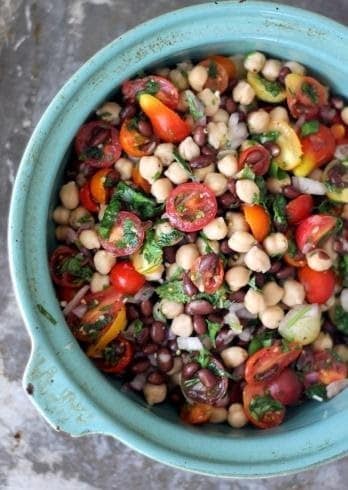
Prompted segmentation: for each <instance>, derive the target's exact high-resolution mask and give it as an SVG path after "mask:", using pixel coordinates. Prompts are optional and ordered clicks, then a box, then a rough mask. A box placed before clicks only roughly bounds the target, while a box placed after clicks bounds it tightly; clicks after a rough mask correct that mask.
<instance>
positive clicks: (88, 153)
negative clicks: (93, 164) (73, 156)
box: [79, 146, 104, 162]
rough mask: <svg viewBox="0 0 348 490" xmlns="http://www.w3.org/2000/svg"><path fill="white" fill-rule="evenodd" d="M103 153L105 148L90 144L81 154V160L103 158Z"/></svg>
mask: <svg viewBox="0 0 348 490" xmlns="http://www.w3.org/2000/svg"><path fill="white" fill-rule="evenodd" d="M103 154H104V152H103V150H102V149H101V148H99V147H98V146H90V147H89V148H87V150H85V151H84V152H83V153H81V154H80V155H79V160H80V161H82V162H85V161H86V160H101V158H102V156H103Z"/></svg>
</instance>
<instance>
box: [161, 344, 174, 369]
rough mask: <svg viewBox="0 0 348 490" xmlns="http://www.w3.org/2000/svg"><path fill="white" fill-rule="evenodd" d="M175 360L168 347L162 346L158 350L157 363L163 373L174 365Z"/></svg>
mask: <svg viewBox="0 0 348 490" xmlns="http://www.w3.org/2000/svg"><path fill="white" fill-rule="evenodd" d="M173 364H174V360H173V357H172V354H171V352H170V350H169V349H167V347H161V348H160V349H158V351H157V365H158V369H159V370H160V371H162V372H163V373H167V372H168V371H170V370H171V369H172V367H173Z"/></svg>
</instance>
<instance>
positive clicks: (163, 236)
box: [156, 228, 184, 247]
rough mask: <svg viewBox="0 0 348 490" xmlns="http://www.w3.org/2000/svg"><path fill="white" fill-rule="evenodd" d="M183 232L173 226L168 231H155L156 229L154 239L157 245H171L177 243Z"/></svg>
mask: <svg viewBox="0 0 348 490" xmlns="http://www.w3.org/2000/svg"><path fill="white" fill-rule="evenodd" d="M183 236H184V234H183V233H182V232H181V231H179V230H176V229H175V228H173V229H172V230H171V231H170V232H169V233H159V232H158V233H157V231H156V240H157V244H158V246H159V247H171V246H172V245H175V244H176V243H178V242H179V241H180V240H181V239H182V238H183Z"/></svg>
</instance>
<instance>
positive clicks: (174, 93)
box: [122, 75, 179, 109]
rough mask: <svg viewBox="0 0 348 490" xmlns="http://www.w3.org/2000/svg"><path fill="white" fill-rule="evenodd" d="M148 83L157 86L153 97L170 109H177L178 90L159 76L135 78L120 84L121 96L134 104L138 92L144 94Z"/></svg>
mask: <svg viewBox="0 0 348 490" xmlns="http://www.w3.org/2000/svg"><path fill="white" fill-rule="evenodd" d="M149 83H150V84H153V85H157V87H158V92H156V93H155V94H153V95H154V96H155V97H156V98H157V99H159V100H160V101H161V102H163V104H165V105H166V106H168V107H170V108H171V109H176V108H177V107H178V103H179V92H178V89H177V88H176V86H175V85H174V84H173V83H172V82H170V81H169V80H168V79H167V78H164V77H161V76H159V75H150V76H148V77H144V78H136V79H135V80H127V81H126V82H124V83H123V84H122V94H123V96H124V98H125V99H127V100H128V101H130V102H135V101H136V98H137V95H138V94H139V92H142V91H145V92H146V85H147V84H149Z"/></svg>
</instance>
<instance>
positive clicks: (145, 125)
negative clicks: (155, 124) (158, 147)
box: [138, 119, 152, 137]
mask: <svg viewBox="0 0 348 490" xmlns="http://www.w3.org/2000/svg"><path fill="white" fill-rule="evenodd" d="M138 129H139V132H140V133H141V134H142V135H143V136H146V137H150V136H152V126H151V124H150V123H149V122H148V121H145V120H144V119H140V120H139V122H138Z"/></svg>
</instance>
